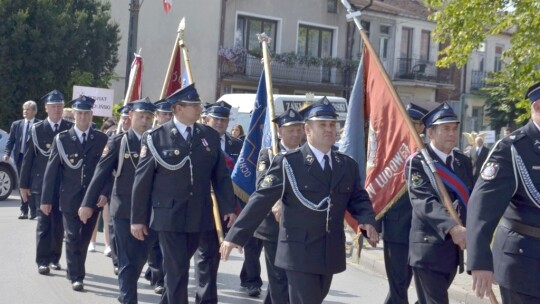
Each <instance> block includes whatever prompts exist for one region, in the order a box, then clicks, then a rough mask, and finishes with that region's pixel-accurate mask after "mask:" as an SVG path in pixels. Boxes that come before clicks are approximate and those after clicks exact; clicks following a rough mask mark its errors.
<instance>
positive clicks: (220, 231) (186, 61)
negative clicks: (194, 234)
mask: <svg viewBox="0 0 540 304" xmlns="http://www.w3.org/2000/svg"><path fill="white" fill-rule="evenodd" d="M185 29H186V20H185V18H182V21H180V26H179V27H178V37H177V41H178V46H179V47H181V48H182V55H184V56H183V57H184V68H185V69H186V74H187V77H188V83H189V84H192V83H193V76H192V74H191V66H190V64H189V57H188V50H187V46H186V44H185V40H184V31H185ZM211 191H212V213H213V214H214V224H215V225H216V233H217V237H218V240H219V243H220V244H221V243H222V242H223V241H224V240H225V235H224V233H223V225H221V215H220V213H219V206H218V202H217V198H216V195H215V194H214V190H213V189H212V190H211Z"/></svg>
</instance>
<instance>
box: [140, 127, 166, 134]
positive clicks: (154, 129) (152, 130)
mask: <svg viewBox="0 0 540 304" xmlns="http://www.w3.org/2000/svg"><path fill="white" fill-rule="evenodd" d="M162 128H163V125H160V126H157V127H155V128H152V129H150V130H148V131H146V132H144V133H148V134H151V133H154V132H155V131H157V130H159V129H162Z"/></svg>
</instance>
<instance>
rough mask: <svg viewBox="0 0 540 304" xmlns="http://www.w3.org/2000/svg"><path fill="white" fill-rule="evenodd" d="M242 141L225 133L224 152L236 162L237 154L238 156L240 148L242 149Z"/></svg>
mask: <svg viewBox="0 0 540 304" xmlns="http://www.w3.org/2000/svg"><path fill="white" fill-rule="evenodd" d="M242 144H243V143H242V141H241V140H240V139H238V138H234V137H232V136H230V135H228V134H225V152H227V154H228V155H229V156H230V157H232V159H234V161H235V162H236V161H237V160H238V156H240V150H242Z"/></svg>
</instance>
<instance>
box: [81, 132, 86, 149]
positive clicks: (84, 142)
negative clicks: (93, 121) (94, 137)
mask: <svg viewBox="0 0 540 304" xmlns="http://www.w3.org/2000/svg"><path fill="white" fill-rule="evenodd" d="M85 145H86V133H83V134H82V146H83V147H84V146H85Z"/></svg>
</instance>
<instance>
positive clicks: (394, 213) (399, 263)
mask: <svg viewBox="0 0 540 304" xmlns="http://www.w3.org/2000/svg"><path fill="white" fill-rule="evenodd" d="M407 113H408V114H409V117H410V118H411V120H412V122H413V125H414V127H415V129H416V132H417V133H418V134H419V135H420V134H423V133H424V123H423V122H422V117H424V115H426V114H427V113H428V111H427V110H426V109H424V108H422V107H420V106H417V105H416V104H414V103H410V104H408V105H407ZM411 218H412V206H411V200H410V198H409V194H408V193H404V194H403V195H402V196H401V198H400V199H399V200H397V201H396V202H395V203H394V204H393V205H392V207H391V208H390V209H389V210H388V211H387V212H386V213H385V214H384V215H383V217H382V218H381V220H380V221H379V222H378V224H380V225H381V228H382V239H383V245H384V246H383V251H384V266H385V269H386V276H387V277H388V285H389V288H390V289H389V291H388V295H387V297H386V300H385V301H384V303H385V304H399V303H409V301H408V296H407V289H409V285H410V284H411V280H412V276H413V273H412V269H411V266H410V265H409V233H410V231H411Z"/></svg>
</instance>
